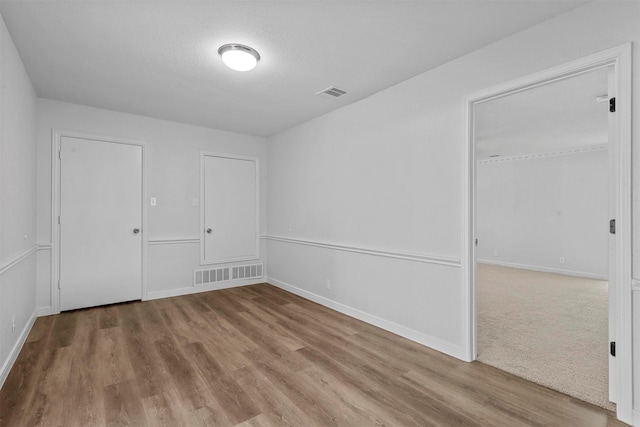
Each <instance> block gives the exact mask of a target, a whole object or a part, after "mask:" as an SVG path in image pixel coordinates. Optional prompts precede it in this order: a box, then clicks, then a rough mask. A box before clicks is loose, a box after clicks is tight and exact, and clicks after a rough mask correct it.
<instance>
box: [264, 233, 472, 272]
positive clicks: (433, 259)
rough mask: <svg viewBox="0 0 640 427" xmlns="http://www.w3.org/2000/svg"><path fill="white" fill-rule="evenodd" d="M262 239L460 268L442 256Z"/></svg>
mask: <svg viewBox="0 0 640 427" xmlns="http://www.w3.org/2000/svg"><path fill="white" fill-rule="evenodd" d="M264 239H266V240H271V241H274V242H283V243H291V244H295V245H304V246H315V247H318V248H326V249H334V250H338V251H344V252H355V253H359V254H364V255H373V256H380V257H385V258H394V259H403V260H406V261H417V262H424V263H428V264H438V265H446V266H449V267H460V260H459V259H457V258H450V257H444V256H433V255H423V254H413V253H409V252H398V251H390V250H382V249H373V248H364V247H357V246H347V245H338V244H335V243H326V242H318V241H313V240H301V239H291V238H288V237H279V236H264Z"/></svg>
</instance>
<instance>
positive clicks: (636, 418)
mask: <svg viewBox="0 0 640 427" xmlns="http://www.w3.org/2000/svg"><path fill="white" fill-rule="evenodd" d="M632 425H634V426H640V409H634V410H633V424H632Z"/></svg>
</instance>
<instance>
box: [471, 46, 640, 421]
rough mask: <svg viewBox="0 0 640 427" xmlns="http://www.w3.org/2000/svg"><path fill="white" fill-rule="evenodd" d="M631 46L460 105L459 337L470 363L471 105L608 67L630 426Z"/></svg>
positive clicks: (621, 358)
mask: <svg viewBox="0 0 640 427" xmlns="http://www.w3.org/2000/svg"><path fill="white" fill-rule="evenodd" d="M631 58H632V57H631V43H627V44H624V45H622V46H618V47H615V48H612V49H608V50H606V51H603V52H600V53H596V54H593V55H590V56H587V57H584V58H582V59H578V60H576V61H572V62H569V63H566V64H562V65H559V66H557V67H553V68H550V69H547V70H544V71H541V72H538V73H534V74H531V75H528V76H525V77H522V78H518V79H516V80H513V81H510V82H507V83H504V84H501V85H497V86H494V87H491V88H487V89H484V90H482V91H479V92H476V93H473V94H470V95H467V96H465V97H463V99H462V115H463V121H462V122H463V129H462V141H463V149H462V242H461V258H462V260H461V261H462V262H461V265H462V274H461V276H462V280H463V283H462V301H463V306H462V336H463V346H464V354H465V360H469V361H471V360H475V358H476V355H477V348H476V297H475V281H476V279H475V244H474V242H475V237H476V236H475V234H476V232H475V196H474V192H475V188H474V183H475V173H476V169H475V168H476V162H475V150H474V146H473V143H474V133H473V132H474V123H473V108H474V106H475V105H476V104H480V103H483V102H487V101H490V100H492V99H496V98H500V97H503V96H506V95H510V94H513V93H518V92H522V91H524V90H529V89H531V88H534V87H537V86H542V85H545V84H548V83H551V82H555V81H560V80H563V79H565V78H568V77H572V76H575V75H578V74H582V73H586V72H589V71H592V70H595V69H599V68H604V67H609V66H613V67H614V70H615V71H614V80H615V81H614V84H613V87H614V90H613V92H614V93H613V94H611V95H613V96H615V97H616V110H617V112H616V114H615V120H616V126H615V132H614V133H615V136H614V137H613V144H614V146H615V149H614V153H615V154H616V156H615V164H616V169H617V171H616V172H617V175H618V179H617V180H616V183H615V187H616V208H615V210H616V228H617V231H618V233H617V234H616V236H617V239H616V269H615V271H613V272H611V271H610V274H611V275H612V276H611V277H613V278H614V280H615V291H616V305H617V307H616V317H617V318H616V322H615V323H616V329H617V330H616V353H617V355H616V365H617V366H616V369H617V372H616V377H617V378H618V379H619V381H618V385H619V389H618V391H619V392H618V393H614V394H615V395H617V396H619V399H618V402H617V403H616V410H617V417H618V419H619V420H621V421H623V422H626V423H631V422H632V418H633V349H632V339H633V335H632V324H633V320H632V302H631V261H632V258H631V256H632V250H631V249H632V242H631V236H632V234H631V223H632V216H631V203H632V200H633V199H632V192H631V185H632V181H631V166H632V164H631V162H632V157H631V146H632V141H631V123H632V118H631V97H632V92H631V83H632V81H631Z"/></svg>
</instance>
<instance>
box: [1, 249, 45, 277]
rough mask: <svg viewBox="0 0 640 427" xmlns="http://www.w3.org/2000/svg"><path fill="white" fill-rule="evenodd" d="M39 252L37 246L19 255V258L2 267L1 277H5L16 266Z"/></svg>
mask: <svg viewBox="0 0 640 427" xmlns="http://www.w3.org/2000/svg"><path fill="white" fill-rule="evenodd" d="M37 250H38V246H37V245H35V246H33V247H31V248H29V249H27V250H26V251H24V252H22V253H21V254H20V255H18V256H17V257H15V258H14V259H12V260H11V261H9V262H7V263H6V264H5V265H3V266H1V267H0V276H1V275H3V274H4V273H6V272H7V271H9V270H11V269H12V268H13V267H15V266H16V265H18V264H20V263H21V262H22V261H24V260H25V259H26V258H28V257H29V256H31V255H33V254H34V253H35V252H36V251H37Z"/></svg>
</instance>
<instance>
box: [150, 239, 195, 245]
mask: <svg viewBox="0 0 640 427" xmlns="http://www.w3.org/2000/svg"><path fill="white" fill-rule="evenodd" d="M147 243H148V244H149V245H151V246H153V245H182V244H192V243H200V239H199V238H197V237H194V238H190V237H186V238H178V239H153V240H152V239H149V240H148V242H147Z"/></svg>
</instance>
